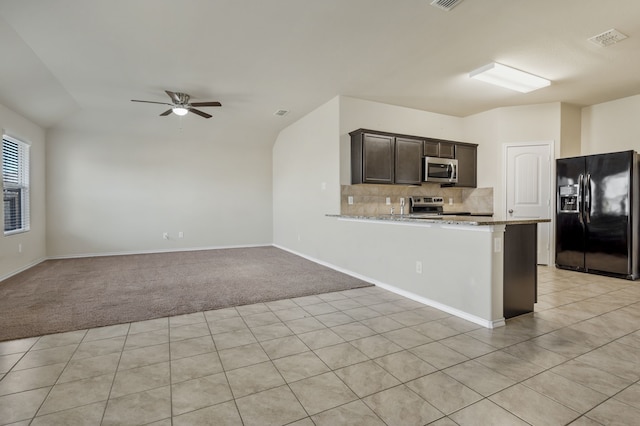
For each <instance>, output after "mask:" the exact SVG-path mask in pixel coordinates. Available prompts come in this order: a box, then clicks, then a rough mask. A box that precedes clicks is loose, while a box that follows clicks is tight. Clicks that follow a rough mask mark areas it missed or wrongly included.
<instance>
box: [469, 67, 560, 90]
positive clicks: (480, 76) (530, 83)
mask: <svg viewBox="0 0 640 426" xmlns="http://www.w3.org/2000/svg"><path fill="white" fill-rule="evenodd" d="M469 77H470V78H475V79H476V80H480V81H484V82H485V83H491V84H494V85H496V86H501V87H506V88H507V89H511V90H516V91H518V92H521V93H528V92H531V91H533V90H537V89H541V88H543V87H547V86H549V85H550V84H551V81H550V80H547V79H546V78H542V77H538V76H537V75H533V74H529V73H528V72H524V71H520V70H517V69H515V68H511V67H508V66H506V65H502V64H499V63H497V62H492V63H490V64H487V65H485V66H483V67H480V68H478V69H475V70H473V71H471V72H470V73H469Z"/></svg>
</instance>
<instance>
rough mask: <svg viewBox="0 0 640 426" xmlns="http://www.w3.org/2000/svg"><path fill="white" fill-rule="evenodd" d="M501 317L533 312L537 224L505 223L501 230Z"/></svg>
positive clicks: (536, 287)
mask: <svg viewBox="0 0 640 426" xmlns="http://www.w3.org/2000/svg"><path fill="white" fill-rule="evenodd" d="M503 249H504V272H503V292H504V293H503V311H504V317H505V319H509V318H513V317H515V316H518V315H522V314H527V313H529V312H533V304H534V303H535V302H536V301H537V293H538V271H537V263H538V262H537V260H538V259H537V252H538V225H537V224H535V223H533V224H523V225H507V226H506V228H505V231H504V247H503Z"/></svg>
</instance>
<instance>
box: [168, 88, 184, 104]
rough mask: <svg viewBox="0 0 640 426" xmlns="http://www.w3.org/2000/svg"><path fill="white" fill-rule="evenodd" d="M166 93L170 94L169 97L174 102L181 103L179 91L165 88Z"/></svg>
mask: <svg viewBox="0 0 640 426" xmlns="http://www.w3.org/2000/svg"><path fill="white" fill-rule="evenodd" d="M165 93H166V94H167V95H169V97H170V98H171V100H172V101H173V103H174V104H179V103H180V96H178V94H177V93H175V92H172V91H170V90H165Z"/></svg>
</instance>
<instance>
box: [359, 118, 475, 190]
mask: <svg viewBox="0 0 640 426" xmlns="http://www.w3.org/2000/svg"><path fill="white" fill-rule="evenodd" d="M349 135H350V136H351V183H353V184H356V183H387V184H393V183H396V184H402V185H420V184H421V183H422V178H423V176H422V167H423V160H422V157H423V156H424V157H440V158H455V159H457V160H458V183H456V184H443V185H442V186H457V187H465V188H475V187H476V186H477V174H478V161H477V150H478V145H476V144H472V143H465V142H455V141H447V140H442V139H433V138H423V137H420V136H411V135H401V134H397V133H388V132H380V131H376V130H367V129H358V130H354V131H353V132H351V133H349Z"/></svg>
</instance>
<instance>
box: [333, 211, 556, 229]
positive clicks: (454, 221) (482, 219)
mask: <svg viewBox="0 0 640 426" xmlns="http://www.w3.org/2000/svg"><path fill="white" fill-rule="evenodd" d="M326 216H327V217H335V218H338V219H351V220H371V221H390V222H409V223H413V224H415V223H425V224H426V223H438V224H443V225H444V224H446V225H470V226H492V225H529V224H534V223H545V222H551V219H505V218H499V217H495V216H451V215H444V216H420V215H411V214H408V215H399V214H394V215H390V214H383V215H377V216H356V215H342V214H328V215H326Z"/></svg>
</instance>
